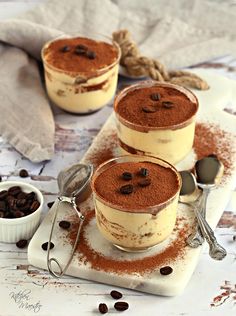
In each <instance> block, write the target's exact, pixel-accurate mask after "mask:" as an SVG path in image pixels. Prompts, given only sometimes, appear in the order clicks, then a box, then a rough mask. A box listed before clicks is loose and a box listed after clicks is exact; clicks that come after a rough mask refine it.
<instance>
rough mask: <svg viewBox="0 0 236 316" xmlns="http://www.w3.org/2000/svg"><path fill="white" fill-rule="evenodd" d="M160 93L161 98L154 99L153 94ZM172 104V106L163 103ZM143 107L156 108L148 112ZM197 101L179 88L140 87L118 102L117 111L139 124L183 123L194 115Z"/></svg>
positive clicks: (161, 125)
mask: <svg viewBox="0 0 236 316" xmlns="http://www.w3.org/2000/svg"><path fill="white" fill-rule="evenodd" d="M153 94H158V95H160V100H157V101H153V100H152V98H151V95H153ZM167 103H168V104H172V106H171V107H168V108H167V107H166V106H163V104H167ZM143 107H147V108H152V109H155V111H154V110H153V111H152V112H150V113H148V112H149V111H148V112H147V111H143ZM197 108H198V106H197V103H194V102H192V101H190V99H189V98H188V97H187V96H186V95H185V94H184V93H182V92H180V91H178V90H177V89H173V88H169V87H168V88H167V87H165V88H164V87H158V86H153V87H148V88H139V89H135V90H133V91H130V92H128V93H127V94H126V95H125V96H124V97H123V98H121V99H120V100H119V102H118V104H117V107H116V111H117V112H118V114H119V115H120V116H121V117H122V118H124V119H125V120H127V121H128V122H132V123H134V124H137V125H139V126H142V127H144V126H148V127H164V126H173V125H175V124H180V123H183V122H185V121H187V120H189V119H190V118H191V117H193V116H194V115H195V113H196V111H197Z"/></svg>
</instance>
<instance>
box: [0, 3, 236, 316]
mask: <svg viewBox="0 0 236 316" xmlns="http://www.w3.org/2000/svg"><path fill="white" fill-rule="evenodd" d="M40 1H42V0H36V1H13V2H12V1H10V2H9V1H5V2H3V1H0V19H5V18H8V17H12V16H14V15H15V14H17V13H20V12H23V11H24V10H27V9H28V8H31V7H32V6H34V5H35V3H38V2H40ZM201 67H204V68H208V69H209V70H210V71H212V72H215V73H219V74H222V75H225V76H227V77H229V78H231V79H235V80H236V59H234V58H232V57H231V56H226V57H223V58H220V59H217V60H214V61H211V62H207V63H204V64H202V65H201ZM120 83H121V84H122V85H123V84H124V85H125V84H127V82H126V81H125V80H123V81H122V82H120ZM111 111H112V107H111V105H110V106H108V107H106V108H104V109H103V110H102V111H100V112H98V113H96V114H93V115H91V116H87V117H86V116H83V117H79V116H73V115H69V114H65V113H63V112H61V111H60V110H57V109H55V111H54V112H55V121H56V154H55V156H54V158H53V160H52V161H50V162H47V163H41V164H32V163H30V162H29V161H28V160H26V159H25V158H24V157H22V156H21V155H20V154H18V153H17V152H16V151H15V150H14V149H13V148H12V147H11V146H9V145H8V144H7V143H5V142H4V141H3V140H2V139H1V138H0V174H1V175H2V177H3V180H14V179H17V180H18V179H19V177H18V172H19V170H20V169H22V168H26V169H27V170H29V172H30V177H29V178H27V179H26V180H25V181H28V182H30V183H32V184H34V185H35V186H37V187H38V188H39V189H40V190H41V191H42V192H43V194H44V197H45V207H44V214H45V213H46V212H47V211H48V208H47V205H46V204H47V202H50V201H54V199H55V197H56V194H57V182H56V177H57V175H58V172H59V171H60V170H61V169H63V168H64V167H66V166H68V165H70V164H73V163H75V162H78V161H79V160H80V159H81V157H82V156H83V154H84V153H85V151H86V150H87V148H88V147H89V145H90V144H91V142H92V140H93V138H94V136H95V135H96V134H97V133H98V131H99V129H100V128H101V126H102V125H103V123H104V122H105V120H106V118H107V117H108V116H109V114H110V113H111ZM231 112H232V113H234V114H235V115H236V105H232V108H231ZM235 195H236V192H235V193H234V195H233V198H232V200H231V201H230V202H229V205H228V207H227V209H226V210H225V212H224V214H223V216H222V218H221V220H220V222H219V224H218V227H217V230H216V234H217V236H218V238H219V241H220V242H221V243H222V244H223V245H224V246H225V247H226V249H227V251H228V256H227V257H226V259H225V260H224V261H222V262H215V261H213V260H212V259H210V258H209V256H208V249H205V251H203V254H202V256H201V258H200V261H199V264H198V266H197V269H196V270H195V272H194V274H193V277H192V279H191V281H190V282H189V284H188V286H187V288H186V290H185V292H184V294H183V295H181V296H179V297H174V298H166V297H157V296H153V295H148V294H142V293H139V292H135V291H130V290H126V289H122V290H121V291H122V293H123V294H124V300H125V301H127V302H129V304H130V309H129V310H128V311H126V312H124V313H125V315H132V316H138V315H143V314H144V313H145V314H146V315H152V314H153V315H163V316H177V315H178V316H180V315H181V316H184V315H191V316H203V315H204V316H205V315H206V316H207V315H214V316H217V315H219V316H222V315H225V316H233V315H236V241H233V236H234V235H236V198H235ZM225 287H226V288H229V289H230V291H229V292H230V293H229V295H227V294H226V295H225V296H224V297H222V299H221V300H219V301H217V299H215V303H214V305H215V306H212V305H211V304H212V303H213V300H214V298H215V297H217V296H218V295H220V294H221V293H222V292H225V289H224V288H225ZM112 289H113V288H112V286H107V285H102V284H97V283H94V282H89V281H85V280H81V279H75V278H72V277H65V278H63V279H62V280H55V279H53V278H51V277H50V276H49V275H48V273H46V272H45V271H40V270H38V269H36V268H34V267H32V266H29V265H28V263H27V249H24V250H19V249H17V247H16V246H15V245H14V244H4V243H0V316H10V315H11V316H12V315H19V316H21V315H34V314H37V315H42V316H44V315H45V316H49V315H58V316H59V315H71V316H74V315H96V314H97V315H99V313H98V312H97V306H98V304H99V303H100V302H105V303H107V305H108V306H109V307H111V309H110V311H109V313H111V314H115V313H118V312H116V311H115V310H114V309H113V308H112V306H113V304H114V301H113V300H112V299H111V298H110V296H109V292H110V291H111V290H112ZM220 298H221V297H220ZM220 298H219V299H220Z"/></svg>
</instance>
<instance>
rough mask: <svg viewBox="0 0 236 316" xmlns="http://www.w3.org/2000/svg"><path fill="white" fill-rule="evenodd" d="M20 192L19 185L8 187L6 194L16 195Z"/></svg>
mask: <svg viewBox="0 0 236 316" xmlns="http://www.w3.org/2000/svg"><path fill="white" fill-rule="evenodd" d="M20 192H21V188H20V187H19V186H14V187H11V188H9V189H8V194H9V195H13V196H16V195H18V194H19V193H20Z"/></svg>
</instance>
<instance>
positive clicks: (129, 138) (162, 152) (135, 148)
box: [114, 81, 198, 164]
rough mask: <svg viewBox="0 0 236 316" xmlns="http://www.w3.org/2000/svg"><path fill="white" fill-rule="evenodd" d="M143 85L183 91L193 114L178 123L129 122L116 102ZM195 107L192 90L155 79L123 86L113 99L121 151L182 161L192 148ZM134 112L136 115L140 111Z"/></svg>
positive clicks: (174, 162)
mask: <svg viewBox="0 0 236 316" xmlns="http://www.w3.org/2000/svg"><path fill="white" fill-rule="evenodd" d="M143 88H147V89H151V88H157V90H158V88H159V89H160V88H161V89H164V90H166V89H172V90H173V89H174V90H173V91H177V93H182V94H183V95H184V96H186V97H187V99H188V100H189V104H191V105H192V106H193V113H192V114H191V115H190V116H189V117H188V118H187V119H184V120H183V121H181V120H180V122H179V123H175V124H168V121H167V122H166V123H165V126H162V125H161V123H162V122H160V124H159V125H156V126H154V125H152V126H150V125H148V124H145V122H142V124H137V123H135V122H132V119H127V118H125V117H123V116H122V115H121V114H120V113H119V103H120V102H121V101H122V100H123V99H124V98H125V97H126V96H127V95H129V94H131V93H135V91H136V90H137V91H138V90H140V89H143ZM147 99H148V98H147ZM187 99H186V100H187ZM146 101H148V102H149V101H150V100H146V99H145V100H142V102H144V105H145V102H146ZM151 102H152V101H151ZM155 102H156V104H157V103H158V102H160V101H159V100H158V101H155ZM155 102H154V101H153V104H155ZM187 102H188V101H187ZM167 103H168V102H167ZM169 103H170V102H169ZM170 110H171V109H168V108H167V109H165V111H166V112H165V113H167V116H168V115H169V113H170V112H169V113H168V111H170ZM197 110H198V100H197V98H196V96H195V95H194V94H193V93H192V92H191V91H189V90H187V89H186V88H184V87H181V86H177V85H173V84H169V83H159V82H154V81H143V82H140V83H138V84H135V85H132V86H130V87H127V88H125V89H124V90H122V91H121V92H120V93H119V94H118V95H117V97H116V98H115V101H114V111H115V116H116V125H117V134H118V139H119V145H120V153H121V154H138V155H151V156H154V157H160V158H162V159H164V160H166V161H168V162H170V163H171V164H176V163H177V162H179V161H181V160H182V159H183V158H184V157H185V156H186V155H187V154H188V153H189V152H190V151H191V149H192V146H193V141H194V133H195V118H196V113H197ZM158 111H160V107H159V108H158ZM140 112H142V111H140ZM165 113H163V115H165ZM142 114H143V113H142ZM137 115H138V116H139V115H140V114H137ZM145 115H147V116H149V117H150V116H152V115H153V114H152V113H150V114H149V113H145ZM176 115H177V114H176ZM178 115H179V114H178Z"/></svg>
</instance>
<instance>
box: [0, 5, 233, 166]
mask: <svg viewBox="0 0 236 316" xmlns="http://www.w3.org/2000/svg"><path fill="white" fill-rule="evenodd" d="M123 28H127V29H128V30H129V31H130V32H131V33H132V35H133V37H134V40H135V41H136V42H137V43H138V45H139V48H140V51H141V53H142V54H143V55H146V56H150V57H154V58H158V59H159V60H160V61H161V62H162V63H164V64H165V65H166V66H167V67H168V68H180V67H187V66H189V65H192V64H197V63H200V62H202V61H205V60H209V59H212V58H215V57H219V56H223V55H227V54H231V55H236V6H235V5H234V4H233V3H232V2H223V4H222V3H221V2H216V1H205V0H200V1H199V0H192V1H189V0H178V1H171V0H146V1H144V2H142V1H139V0H133V1H127V0H96V1H94V0H79V1H78V0H66V1H64V0H63V1H58V0H51V1H48V2H46V3H43V4H40V5H39V6H38V7H35V8H34V9H32V10H31V11H29V12H26V13H25V14H23V15H21V16H19V17H18V18H17V19H11V20H4V21H1V22H0V78H1V79H0V113H1V116H0V117H1V119H0V134H1V135H2V136H3V138H5V139H6V140H7V141H8V142H9V143H10V144H12V146H14V147H15V148H16V150H18V151H19V152H20V153H21V154H22V155H24V156H25V157H27V158H28V159H30V160H31V161H33V162H39V161H43V160H48V159H51V158H52V157H53V153H54V119H53V113H52V110H51V107H50V103H49V100H48V98H47V96H46V92H45V88H44V86H43V83H42V78H41V77H40V72H39V68H38V63H39V62H40V59H41V58H40V52H41V48H42V46H43V44H44V43H45V42H47V41H48V40H50V39H52V38H54V37H57V36H58V35H60V34H61V33H71V32H74V33H75V34H77V33H78V34H80V35H82V36H83V35H84V36H90V35H92V33H93V32H99V33H101V34H104V35H109V36H111V33H112V32H113V31H116V30H119V29H123Z"/></svg>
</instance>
